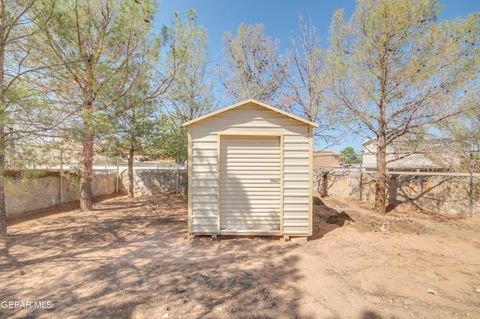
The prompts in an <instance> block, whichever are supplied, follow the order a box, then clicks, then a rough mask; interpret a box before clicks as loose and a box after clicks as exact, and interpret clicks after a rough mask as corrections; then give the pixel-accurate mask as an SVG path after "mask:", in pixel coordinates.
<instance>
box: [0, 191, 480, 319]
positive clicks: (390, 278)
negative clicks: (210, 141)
mask: <svg viewBox="0 0 480 319" xmlns="http://www.w3.org/2000/svg"><path fill="white" fill-rule="evenodd" d="M322 200H323V202H322V201H320V200H316V201H315V202H316V204H317V205H316V206H315V214H314V215H315V216H314V217H315V218H314V228H315V232H314V236H313V238H312V239H311V240H310V241H308V242H307V243H301V242H300V243H299V242H284V241H282V240H279V239H265V238H255V239H248V238H234V239H232V238H221V239H219V240H217V241H212V240H211V239H209V238H207V237H202V238H190V237H188V236H187V233H186V226H187V225H186V215H187V212H186V200H185V198H184V197H180V196H173V195H170V196H165V195H163V196H154V197H143V198H138V199H135V200H129V199H127V198H125V197H119V198H110V199H107V200H105V201H102V202H101V203H98V204H97V205H96V210H95V211H93V212H90V213H80V212H78V210H75V209H71V210H65V211H63V212H60V213H58V212H57V213H56V214H51V215H45V216H42V217H40V218H36V219H32V220H27V221H16V222H15V223H14V224H12V225H10V228H9V232H10V237H9V239H8V241H7V242H4V243H1V244H0V251H1V253H0V302H2V304H1V306H2V307H0V317H1V318H364V319H366V318H480V218H479V217H475V218H470V219H449V218H445V217H439V216H431V215H426V214H422V213H419V212H413V211H412V210H408V209H402V208H400V209H399V208H397V209H395V210H393V211H392V212H390V213H389V214H388V215H387V216H385V217H381V218H379V217H378V216H375V215H373V214H372V213H371V211H370V209H369V208H368V207H367V206H365V205H364V204H359V203H355V202H347V201H342V200H339V199H331V198H330V199H322ZM12 300H19V301H27V300H33V301H35V300H36V301H40V300H41V301H51V302H52V308H51V309H32V308H28V309H16V310H11V309H5V307H4V306H5V304H4V303H3V302H4V301H12Z"/></svg>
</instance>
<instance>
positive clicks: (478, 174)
mask: <svg viewBox="0 0 480 319" xmlns="http://www.w3.org/2000/svg"><path fill="white" fill-rule="evenodd" d="M314 170H315V171H324V170H325V171H330V172H333V173H335V172H336V173H360V172H361V173H363V174H367V175H373V174H376V171H374V170H373V171H368V170H364V169H362V170H360V169H358V168H357V169H352V168H346V169H345V168H334V169H330V170H326V169H319V168H315V169H314ZM387 174H388V175H411V176H452V177H470V176H472V177H475V178H480V173H460V172H416V171H404V172H397V171H389V170H387Z"/></svg>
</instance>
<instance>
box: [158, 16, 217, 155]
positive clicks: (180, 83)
mask: <svg viewBox="0 0 480 319" xmlns="http://www.w3.org/2000/svg"><path fill="white" fill-rule="evenodd" d="M166 33H167V36H168V38H169V40H170V41H171V42H173V43H175V47H174V50H170V52H169V55H168V57H169V61H170V64H174V63H175V64H176V66H175V77H174V79H173V81H172V84H171V86H170V88H169V90H168V92H166V94H165V96H164V98H162V101H163V102H164V110H162V111H163V115H162V116H161V117H160V118H159V120H158V123H159V124H158V128H159V132H158V134H154V135H152V136H151V137H150V138H149V140H150V142H149V144H150V145H152V146H151V147H149V154H152V153H156V154H158V155H160V154H161V155H163V156H166V157H169V158H172V159H174V160H175V161H177V162H179V163H182V162H184V161H185V160H186V159H187V130H186V128H185V127H183V126H182V124H183V123H184V122H186V121H188V120H191V119H193V118H196V117H198V116H201V115H203V114H205V113H208V112H209V111H211V110H213V108H214V104H215V99H214V96H213V81H212V80H211V77H209V59H208V52H207V41H208V34H207V31H206V30H205V29H204V28H203V27H201V26H199V25H198V24H197V15H196V13H195V12H194V11H193V10H189V11H188V12H187V16H186V18H185V19H183V20H182V18H181V16H180V15H179V14H178V13H176V14H174V17H173V22H172V26H171V27H170V28H168V29H167V30H166Z"/></svg>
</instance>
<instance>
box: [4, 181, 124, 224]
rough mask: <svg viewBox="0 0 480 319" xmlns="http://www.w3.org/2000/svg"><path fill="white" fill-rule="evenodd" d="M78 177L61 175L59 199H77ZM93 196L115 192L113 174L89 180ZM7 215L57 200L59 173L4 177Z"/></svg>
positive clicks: (47, 204) (49, 205)
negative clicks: (18, 178)
mask: <svg viewBox="0 0 480 319" xmlns="http://www.w3.org/2000/svg"><path fill="white" fill-rule="evenodd" d="M78 188H79V181H78V178H72V177H70V178H64V180H63V202H64V203H66V202H71V201H75V200H78V199H79V190H78ZM92 193H93V196H103V195H110V194H113V193H115V174H113V173H112V174H96V175H95V176H94V180H93V184H92ZM5 199H6V206H7V215H14V214H21V213H24V212H29V211H33V210H37V209H42V208H48V207H52V206H55V205H58V204H60V177H59V176H53V177H43V178H29V179H24V180H22V179H20V180H8V181H7V182H6V185H5Z"/></svg>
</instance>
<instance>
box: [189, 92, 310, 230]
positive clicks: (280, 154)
mask: <svg viewBox="0 0 480 319" xmlns="http://www.w3.org/2000/svg"><path fill="white" fill-rule="evenodd" d="M214 113H215V114H213V113H211V114H207V116H204V117H200V118H198V119H196V120H193V121H189V122H187V123H185V124H184V125H186V126H187V128H188V192H189V194H188V226H189V227H188V231H189V233H190V234H193V235H240V236H255V235H259V236H282V235H285V236H290V237H294V236H310V235H311V234H312V228H313V225H312V217H313V209H312V208H313V201H312V182H313V176H312V169H313V149H312V147H313V129H314V127H315V126H314V125H311V123H310V122H308V121H305V120H303V119H302V120H301V121H299V120H298V119H297V118H295V117H294V116H291V115H289V114H288V113H286V114H285V112H283V111H280V112H279V110H276V109H275V108H273V107H271V106H265V105H264V104H263V103H260V102H257V101H253V100H247V101H245V102H242V103H238V104H235V105H233V106H231V107H227V108H225V109H222V110H220V111H217V112H214ZM279 114H280V115H279ZM202 120H204V121H202ZM277 138H278V139H277ZM227 172H228V173H227ZM222 185H223V187H222ZM225 185H227V186H225ZM215 188H216V189H215ZM237 194H238V195H237ZM222 196H225V197H226V198H228V201H226V202H223V203H222ZM277 201H278V202H277ZM244 202H245V203H246V204H245V205H242V204H243V203H244ZM222 209H223V214H222Z"/></svg>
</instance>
